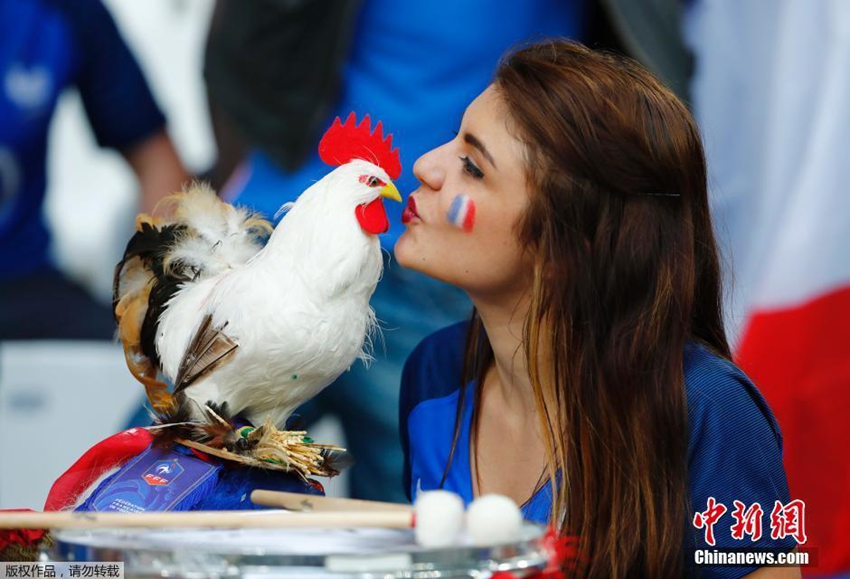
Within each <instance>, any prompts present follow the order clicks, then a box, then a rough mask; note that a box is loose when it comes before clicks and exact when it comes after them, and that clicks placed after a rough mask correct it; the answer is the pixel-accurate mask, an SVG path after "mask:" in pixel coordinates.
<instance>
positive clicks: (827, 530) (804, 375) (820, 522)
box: [737, 287, 850, 573]
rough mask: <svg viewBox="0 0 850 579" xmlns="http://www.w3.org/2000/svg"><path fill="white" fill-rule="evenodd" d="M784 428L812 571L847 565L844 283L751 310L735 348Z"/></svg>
mask: <svg viewBox="0 0 850 579" xmlns="http://www.w3.org/2000/svg"><path fill="white" fill-rule="evenodd" d="M737 362H738V364H739V365H740V367H741V368H742V369H743V370H744V371H745V372H747V374H748V375H749V376H750V377H751V378H752V379H753V380H754V381H755V383H756V385H757V386H758V387H759V389H760V390H761V392H762V394H764V396H765V398H766V399H767V401H768V403H769V404H770V406H771V408H772V409H773V412H774V414H775V415H776V418H777V420H778V421H779V425H780V428H781V429H782V436H783V440H784V455H783V459H784V463H785V470H786V472H787V473H788V484H789V487H790V491H791V498H792V499H798V498H799V499H802V500H804V501H805V504H806V532H807V535H808V542H807V544H806V545H807V546H809V547H816V548H817V549H818V550H819V553H818V567H817V568H810V569H804V572H805V571H809V572H811V573H834V572H839V571H848V570H850V549H848V548H847V545H848V541H850V539H848V537H850V492H848V489H850V450H848V441H850V425H849V423H848V411H850V287H845V288H841V289H839V290H836V291H834V292H831V293H829V294H827V295H824V296H822V297H819V298H817V299H815V300H813V301H810V302H808V303H806V304H804V305H802V306H799V307H796V308H792V309H786V310H780V311H762V312H756V313H755V315H753V316H752V318H751V319H750V321H749V324H748V326H747V328H746V331H745V332H744V334H743V339H742V342H741V345H740V347H739V349H738V352H737Z"/></svg>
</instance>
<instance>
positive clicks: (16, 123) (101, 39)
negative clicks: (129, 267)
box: [0, 0, 165, 281]
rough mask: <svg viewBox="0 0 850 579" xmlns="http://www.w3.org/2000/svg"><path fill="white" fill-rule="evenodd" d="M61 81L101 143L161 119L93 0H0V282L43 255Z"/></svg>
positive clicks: (126, 142)
mask: <svg viewBox="0 0 850 579" xmlns="http://www.w3.org/2000/svg"><path fill="white" fill-rule="evenodd" d="M69 86H75V87H77V88H78V89H79V91H80V95H81V97H82V101H83V105H84V107H85V110H86V114H87V116H88V118H89V121H90V124H91V127H92V129H93V130H94V134H95V136H96V138H97V140H98V142H99V143H100V144H101V145H102V146H105V147H112V148H115V149H122V150H124V149H127V148H129V147H132V146H133V145H135V144H136V143H138V142H140V141H141V140H143V139H144V138H145V137H146V136H149V135H151V134H153V133H154V132H155V131H157V130H159V129H161V128H162V127H163V126H164V124H165V119H164V117H163V115H162V113H161V112H160V110H159V109H158V108H157V106H156V104H155V102H154V100H153V97H152V96H151V93H150V90H149V89H148V87H147V84H146V83H145V80H144V78H143V76H142V73H141V71H140V70H139V67H138V65H137V64H136V61H135V60H134V59H133V57H132V55H131V54H130V52H129V50H128V49H127V47H126V45H125V44H124V42H123V41H122V40H121V37H120V35H119V34H118V30H117V29H116V27H115V23H114V22H113V21H112V18H111V17H110V15H109V13H108V12H107V11H106V9H105V8H104V7H103V5H102V4H101V3H100V1H99V0H0V281H2V280H4V279H11V278H15V277H19V276H23V275H26V274H28V273H30V272H34V271H36V270H39V269H44V268H45V267H46V266H47V265H48V264H49V262H50V258H49V253H48V250H49V245H50V236H49V233H48V231H47V227H46V224H45V221H44V217H43V215H42V205H43V202H44V193H45V189H46V175H45V165H46V154H47V134H48V129H49V125H50V120H51V118H52V116H53V111H54V109H55V107H56V102H57V99H58V98H59V95H60V93H61V92H62V91H63V90H64V89H65V88H66V87H69Z"/></svg>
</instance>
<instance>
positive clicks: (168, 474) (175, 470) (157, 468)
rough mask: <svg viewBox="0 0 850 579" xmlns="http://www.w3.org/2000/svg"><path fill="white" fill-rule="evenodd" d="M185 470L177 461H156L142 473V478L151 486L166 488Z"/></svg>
mask: <svg viewBox="0 0 850 579" xmlns="http://www.w3.org/2000/svg"><path fill="white" fill-rule="evenodd" d="M184 470H185V469H184V468H183V467H182V466H181V465H180V462H178V460H177V459H176V458H175V459H172V460H158V461H157V462H155V463H153V465H151V467H150V468H149V469H148V470H146V471H145V472H144V474H143V475H142V478H143V479H145V482H146V483H148V484H149V485H151V486H168V485H170V484H171V483H172V482H174V479H176V478H177V477H178V476H180V475H181V474H183V471H184Z"/></svg>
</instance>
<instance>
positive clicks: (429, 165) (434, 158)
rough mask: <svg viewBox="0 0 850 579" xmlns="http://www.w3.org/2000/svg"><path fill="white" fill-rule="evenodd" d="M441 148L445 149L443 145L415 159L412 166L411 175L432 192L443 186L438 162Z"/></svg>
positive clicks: (441, 169)
mask: <svg viewBox="0 0 850 579" xmlns="http://www.w3.org/2000/svg"><path fill="white" fill-rule="evenodd" d="M443 147H445V145H443V146H442V147H437V148H436V149H432V150H431V151H428V152H427V153H425V154H424V155H422V156H421V157H419V158H418V159H416V162H415V163H414V164H413V174H414V175H415V176H416V178H417V179H419V181H421V182H422V184H423V185H425V186H427V187H428V188H429V189H432V190H434V191H439V190H440V188H441V187H442V186H443V179H444V178H445V171H444V170H443V164H442V163H441V162H440V158H441V155H440V152H441V150H442V149H443Z"/></svg>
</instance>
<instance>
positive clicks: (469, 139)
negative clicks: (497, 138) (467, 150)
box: [463, 133, 498, 169]
mask: <svg viewBox="0 0 850 579" xmlns="http://www.w3.org/2000/svg"><path fill="white" fill-rule="evenodd" d="M463 140H464V142H466V143H468V144H470V145H472V146H473V147H475V148H476V149H478V150H479V151H481V154H482V155H484V158H485V159H487V160H488V161H490V164H491V165H493V168H494V169H498V167H496V161H494V160H493V156H492V155H490V153H489V152H488V151H487V147H485V146H484V144H483V143H482V142H481V141H479V140H478V137H476V136H475V135H473V134H470V133H464V134H463Z"/></svg>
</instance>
